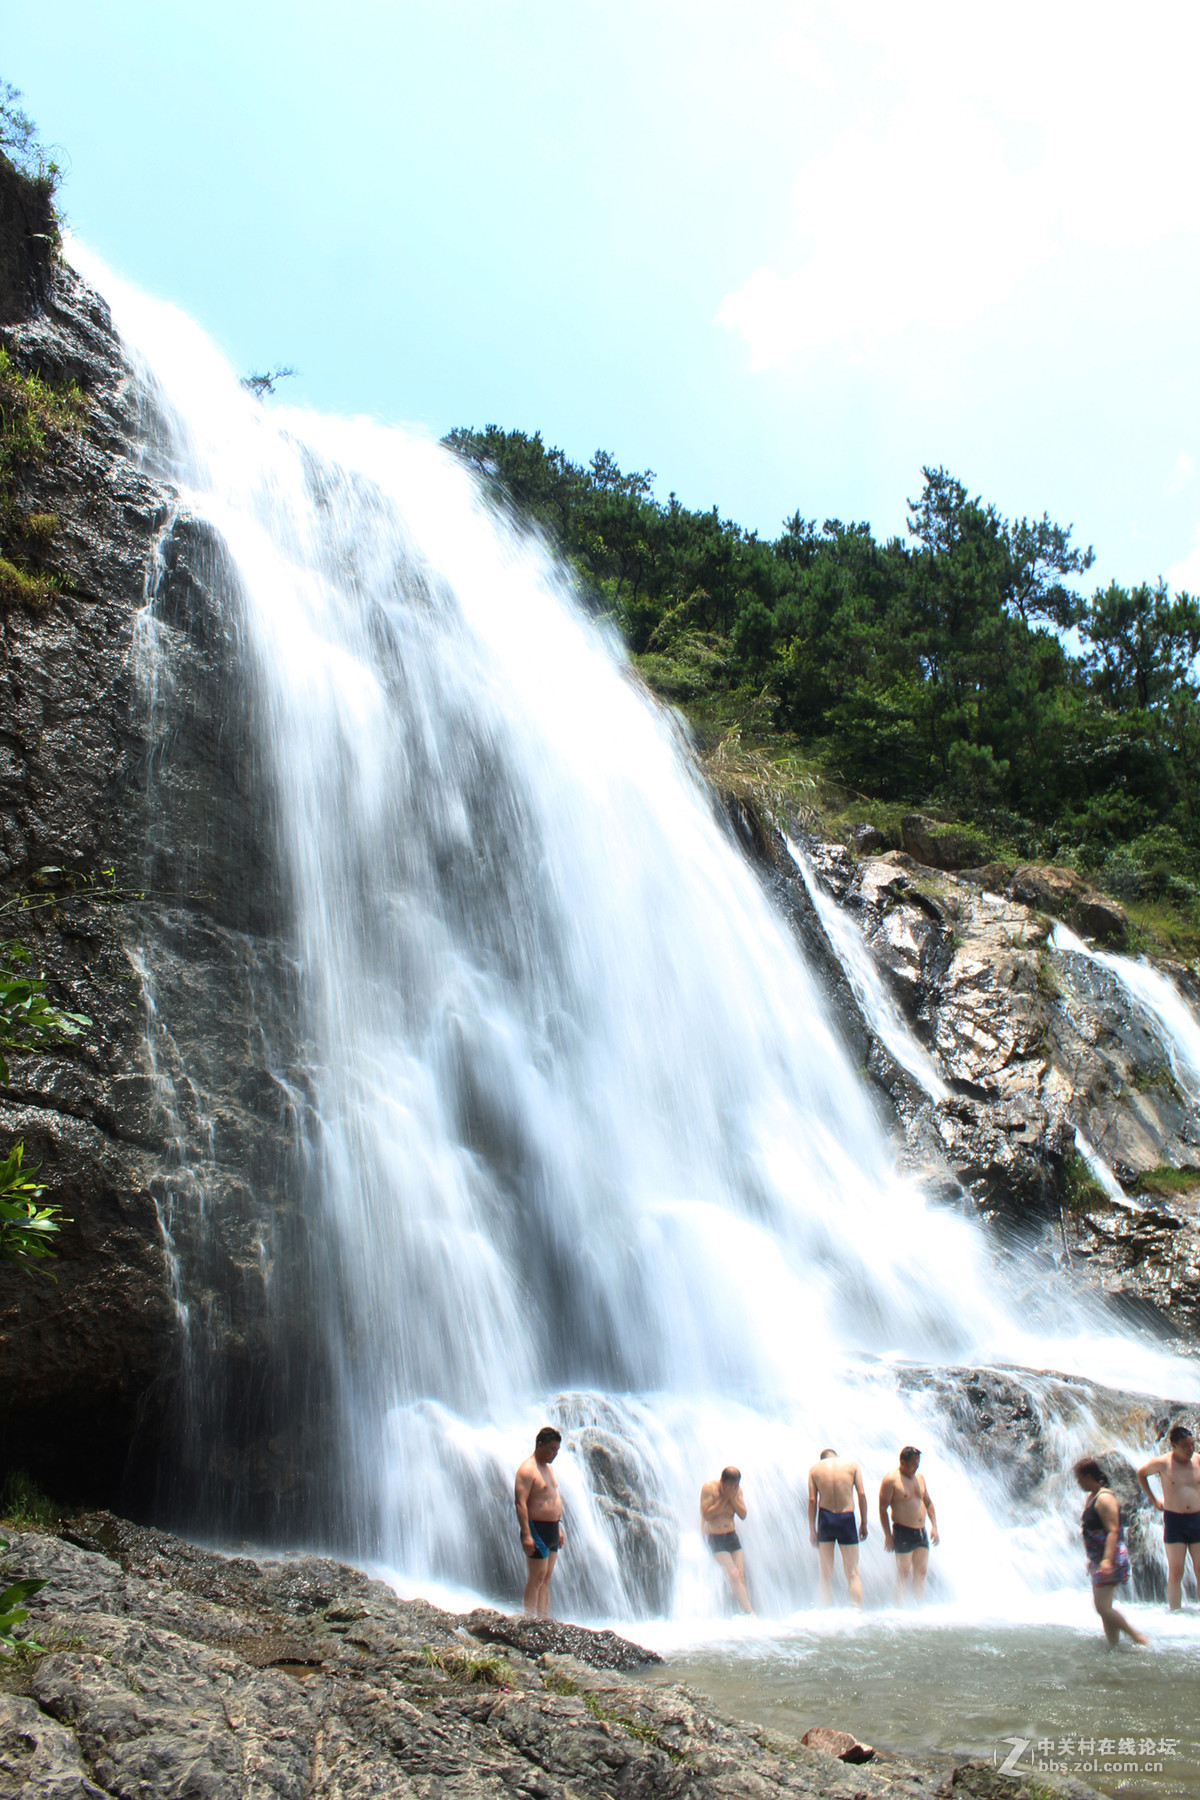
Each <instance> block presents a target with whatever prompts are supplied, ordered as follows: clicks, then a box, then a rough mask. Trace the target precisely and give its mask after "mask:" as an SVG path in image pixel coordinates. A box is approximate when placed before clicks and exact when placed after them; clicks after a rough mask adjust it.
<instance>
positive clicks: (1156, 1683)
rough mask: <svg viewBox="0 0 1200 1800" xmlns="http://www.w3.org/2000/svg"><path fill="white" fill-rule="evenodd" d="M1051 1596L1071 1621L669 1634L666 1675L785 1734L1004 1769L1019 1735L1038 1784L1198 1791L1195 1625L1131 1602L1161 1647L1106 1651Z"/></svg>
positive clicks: (1074, 1598) (818, 1617) (1075, 1611)
mask: <svg viewBox="0 0 1200 1800" xmlns="http://www.w3.org/2000/svg"><path fill="white" fill-rule="evenodd" d="M1047 1598H1048V1599H1053V1598H1061V1601H1062V1602H1063V1605H1062V1608H1061V1611H1062V1613H1063V1622H1061V1623H1056V1622H1051V1621H1050V1620H1047V1621H1045V1622H1041V1623H1034V1624H1012V1623H1004V1622H996V1623H987V1624H981V1625H968V1624H966V1623H964V1621H963V1620H962V1619H961V1617H954V1616H950V1615H948V1614H944V1615H939V1613H938V1611H937V1609H932V1608H931V1609H929V1610H928V1611H927V1612H925V1613H924V1614H921V1615H914V1614H907V1615H906V1614H901V1613H895V1612H882V1613H875V1614H867V1615H866V1616H864V1617H863V1618H861V1619H851V1618H848V1617H847V1616H846V1615H845V1614H844V1613H842V1614H839V1613H836V1612H834V1613H823V1614H809V1615H806V1616H804V1617H803V1618H802V1619H801V1618H797V1619H793V1620H791V1621H789V1622H788V1623H787V1624H786V1625H785V1626H783V1627H782V1628H780V1627H773V1628H772V1629H771V1633H770V1635H765V1634H764V1633H763V1631H762V1627H761V1626H760V1627H759V1628H758V1635H755V1627H754V1625H753V1623H752V1622H751V1621H747V1622H746V1623H745V1624H744V1625H743V1624H741V1623H740V1622H739V1623H738V1625H737V1626H736V1627H731V1628H730V1633H729V1635H728V1636H726V1637H723V1638H722V1640H721V1641H720V1642H709V1643H707V1644H705V1643H693V1644H691V1645H688V1644H676V1645H675V1646H671V1645H669V1644H668V1642H667V1641H666V1640H665V1638H664V1639H663V1640H662V1641H660V1642H659V1643H658V1646H657V1647H658V1648H660V1649H661V1650H663V1651H664V1652H666V1653H668V1654H669V1656H670V1662H669V1665H668V1667H667V1668H666V1669H664V1670H663V1671H662V1673H661V1679H663V1680H676V1681H683V1682H685V1683H686V1684H687V1685H688V1686H689V1687H691V1688H693V1689H694V1690H696V1691H697V1692H699V1693H701V1694H703V1695H706V1696H707V1697H708V1698H709V1699H710V1700H711V1701H712V1702H713V1704H714V1705H715V1706H716V1707H718V1708H719V1709H720V1710H722V1711H724V1712H727V1713H730V1714H733V1715H735V1716H737V1717H740V1718H744V1719H750V1720H752V1721H754V1722H755V1723H756V1724H760V1725H764V1726H766V1727H768V1728H769V1729H774V1730H776V1731H779V1732H781V1733H786V1734H787V1735H789V1736H795V1737H799V1736H801V1735H802V1734H803V1733H804V1732H805V1731H806V1730H807V1729H808V1727H809V1726H810V1725H832V1726H835V1727H837V1728H838V1729H840V1730H843V1731H852V1732H853V1733H854V1734H855V1735H856V1736H857V1737H859V1738H861V1739H863V1740H864V1741H865V1742H867V1743H873V1744H877V1745H879V1746H880V1747H883V1748H889V1749H896V1750H900V1751H904V1750H913V1751H918V1750H933V1751H950V1752H956V1753H962V1754H971V1755H976V1756H984V1757H987V1758H988V1759H989V1760H990V1759H991V1758H993V1757H995V1759H996V1760H997V1762H1003V1760H1004V1759H1005V1757H1007V1756H1009V1755H1010V1754H1011V1753H1012V1752H1013V1750H1014V1749H1016V1748H1017V1745H1018V1744H1019V1742H1020V1741H1021V1740H1025V1746H1024V1748H1021V1749H1019V1751H1018V1756H1017V1761H1016V1768H1018V1769H1020V1770H1023V1771H1025V1772H1028V1773H1032V1772H1034V1771H1035V1770H1036V1769H1037V1767H1038V1765H1039V1764H1043V1765H1046V1766H1049V1765H1051V1764H1053V1765H1055V1766H1058V1767H1060V1768H1066V1769H1067V1770H1069V1771H1071V1772H1075V1773H1077V1774H1078V1775H1079V1777H1080V1779H1081V1780H1085V1781H1087V1782H1090V1783H1091V1785H1092V1786H1093V1787H1095V1788H1097V1789H1099V1791H1100V1792H1101V1793H1104V1794H1109V1795H1114V1796H1116V1795H1121V1796H1122V1797H1128V1800H1165V1796H1167V1795H1172V1796H1174V1795H1182V1796H1189V1797H1190V1796H1200V1707H1198V1706H1197V1698H1198V1694H1200V1614H1197V1612H1196V1611H1195V1610H1189V1611H1188V1612H1187V1613H1185V1614H1184V1615H1183V1616H1182V1617H1179V1616H1177V1617H1174V1618H1170V1617H1168V1615H1167V1614H1166V1612H1165V1611H1164V1610H1163V1609H1161V1608H1156V1607H1150V1606H1145V1607H1142V1606H1128V1607H1126V1609H1125V1610H1126V1611H1127V1613H1128V1615H1129V1617H1130V1619H1131V1622H1133V1623H1134V1624H1136V1625H1137V1626H1138V1628H1139V1629H1140V1630H1143V1631H1145V1632H1147V1633H1148V1634H1149V1635H1150V1636H1151V1639H1152V1645H1151V1648H1150V1649H1149V1650H1139V1649H1137V1648H1136V1647H1135V1646H1131V1645H1129V1644H1128V1641H1126V1642H1124V1643H1123V1644H1122V1646H1121V1648H1120V1649H1119V1650H1117V1651H1115V1652H1110V1651H1109V1650H1108V1649H1107V1647H1106V1645H1105V1643H1104V1639H1103V1636H1102V1634H1101V1632H1100V1629H1099V1622H1098V1621H1095V1622H1094V1623H1093V1620H1094V1615H1093V1614H1091V1612H1090V1608H1089V1607H1088V1604H1087V1597H1086V1596H1084V1595H1064V1596H1061V1597H1051V1596H1048V1597H1047ZM1048 1610H1049V1609H1048ZM641 1635H642V1637H643V1639H645V1638H646V1635H647V1634H646V1632H645V1630H644V1629H643V1631H642V1633H641ZM1010 1740H1015V1742H1014V1741H1010ZM1118 1764H1119V1765H1121V1766H1120V1767H1117V1766H1115V1765H1118Z"/></svg>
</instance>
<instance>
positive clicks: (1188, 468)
mask: <svg viewBox="0 0 1200 1800" xmlns="http://www.w3.org/2000/svg"><path fill="white" fill-rule="evenodd" d="M1195 473H1196V465H1195V463H1194V462H1193V461H1192V459H1191V457H1190V456H1189V455H1188V453H1187V451H1186V450H1181V451H1180V453H1179V455H1178V456H1177V457H1176V458H1175V467H1174V468H1173V469H1172V471H1171V479H1170V481H1168V483H1167V493H1168V494H1170V495H1171V496H1172V497H1173V496H1174V495H1176V494H1182V492H1183V490H1184V488H1185V487H1187V485H1188V483H1189V482H1190V481H1191V479H1192V476H1193V475H1194V474H1195Z"/></svg>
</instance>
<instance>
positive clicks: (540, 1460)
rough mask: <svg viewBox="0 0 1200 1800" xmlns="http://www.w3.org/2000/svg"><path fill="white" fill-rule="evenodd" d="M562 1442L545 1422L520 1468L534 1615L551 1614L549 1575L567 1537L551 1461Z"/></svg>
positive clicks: (527, 1598) (529, 1606)
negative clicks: (531, 1451) (564, 1535)
mask: <svg viewBox="0 0 1200 1800" xmlns="http://www.w3.org/2000/svg"><path fill="white" fill-rule="evenodd" d="M561 1443H562V1433H561V1431H556V1430H555V1429H554V1427H553V1425H543V1426H542V1429H541V1430H540V1431H539V1432H538V1434H537V1438H536V1440H535V1442H534V1446H533V1455H532V1456H527V1457H526V1458H525V1461H524V1462H523V1463H522V1464H521V1466H520V1468H519V1469H518V1470H517V1489H516V1496H517V1524H518V1525H519V1526H520V1527H521V1548H522V1550H523V1551H524V1552H525V1555H526V1557H527V1558H528V1561H527V1563H526V1568H527V1569H528V1574H527V1576H526V1578H525V1595H524V1600H523V1602H522V1604H523V1605H524V1607H525V1611H526V1612H527V1613H528V1614H529V1615H530V1617H531V1618H535V1619H548V1618H549V1617H550V1577H551V1576H552V1575H553V1573H554V1564H555V1560H556V1559H557V1556H558V1552H559V1551H560V1550H561V1549H562V1547H563V1544H564V1542H565V1539H564V1537H563V1528H562V1496H561V1494H560V1493H559V1491H558V1481H557V1479H556V1478H555V1474H554V1470H553V1469H552V1468H551V1466H550V1465H551V1463H552V1462H553V1461H554V1459H555V1457H556V1456H557V1455H558V1449H559V1445H560V1444H561Z"/></svg>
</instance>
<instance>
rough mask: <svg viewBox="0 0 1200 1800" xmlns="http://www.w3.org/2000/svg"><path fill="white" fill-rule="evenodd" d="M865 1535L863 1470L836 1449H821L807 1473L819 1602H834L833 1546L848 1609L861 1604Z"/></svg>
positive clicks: (865, 1495)
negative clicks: (839, 1554) (861, 1546)
mask: <svg viewBox="0 0 1200 1800" xmlns="http://www.w3.org/2000/svg"><path fill="white" fill-rule="evenodd" d="M856 1494H857V1495H858V1514H859V1522H858V1524H857V1525H856V1524H855V1522H854V1496H855V1495H856ZM866 1535H867V1492H866V1489H865V1488H864V1487H863V1478H862V1470H861V1469H860V1468H859V1466H858V1464H857V1463H856V1462H852V1461H851V1459H850V1458H849V1457H848V1456H839V1455H838V1453H837V1451H836V1450H822V1452H821V1455H820V1459H819V1460H818V1461H817V1462H815V1463H814V1464H813V1466H812V1468H811V1469H810V1470H809V1471H808V1538H809V1542H810V1543H811V1544H814V1545H815V1546H816V1548H817V1551H818V1553H819V1555H820V1558H821V1575H820V1582H819V1588H818V1593H819V1600H820V1604H821V1605H822V1606H830V1605H832V1603H833V1547H834V1545H835V1544H837V1545H838V1546H839V1548H840V1549H841V1552H842V1568H843V1570H844V1571H845V1576H846V1592H847V1594H848V1595H849V1597H850V1604H851V1606H861V1605H862V1603H863V1591H862V1577H861V1576H860V1575H859V1572H858V1546H859V1543H860V1541H863V1540H865V1539H866Z"/></svg>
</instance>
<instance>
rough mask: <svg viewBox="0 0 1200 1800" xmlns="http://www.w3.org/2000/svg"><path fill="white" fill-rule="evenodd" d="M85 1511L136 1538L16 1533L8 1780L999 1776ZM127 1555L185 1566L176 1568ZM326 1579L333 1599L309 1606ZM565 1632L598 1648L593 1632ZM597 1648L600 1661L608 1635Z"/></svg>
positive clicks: (674, 1795)
mask: <svg viewBox="0 0 1200 1800" xmlns="http://www.w3.org/2000/svg"><path fill="white" fill-rule="evenodd" d="M89 1524H90V1526H91V1528H92V1530H93V1531H97V1532H100V1533H101V1534H102V1535H103V1536H104V1537H105V1538H106V1539H107V1540H108V1541H109V1542H110V1543H111V1544H112V1545H113V1546H114V1549H115V1547H116V1546H118V1545H124V1549H123V1550H120V1551H119V1552H117V1554H119V1557H120V1560H119V1561H118V1560H114V1558H113V1557H110V1556H108V1555H106V1554H105V1553H104V1552H102V1551H98V1550H88V1549H86V1548H84V1547H82V1546H81V1545H77V1544H71V1543H68V1542H64V1541H60V1540H54V1539H48V1538H43V1537H41V1536H40V1535H36V1534H29V1533H26V1534H23V1535H22V1536H20V1537H18V1538H16V1539H14V1541H13V1543H12V1545H11V1548H10V1552H9V1557H8V1565H9V1566H10V1567H13V1568H15V1567H18V1566H19V1567H20V1568H21V1570H22V1571H24V1572H28V1571H29V1570H31V1569H33V1568H37V1569H39V1570H40V1571H41V1572H42V1573H43V1574H44V1575H45V1576H46V1578H47V1581H48V1586H47V1587H46V1588H45V1589H44V1590H43V1591H42V1593H41V1594H40V1595H39V1596H37V1607H36V1613H37V1617H36V1629H37V1634H38V1640H39V1642H40V1643H41V1644H42V1645H43V1646H45V1654H44V1655H40V1656H38V1657H33V1658H28V1659H23V1661H22V1664H21V1667H20V1669H19V1670H17V1671H15V1672H14V1671H13V1669H12V1666H11V1665H10V1667H9V1669H8V1670H6V1671H4V1674H5V1677H6V1680H7V1685H8V1688H9V1691H8V1692H0V1780H2V1781H3V1783H4V1786H3V1792H4V1794H5V1800H46V1796H50V1797H51V1800H101V1797H111V1800H151V1797H153V1800H168V1797H171V1796H174V1797H177V1800H191V1797H194V1800H273V1797H278V1800H363V1797H365V1796H369V1795H370V1796H384V1795H386V1796H389V1800H390V1797H391V1796H396V1795H400V1796H404V1795H411V1796H413V1797H414V1800H417V1797H420V1800H436V1797H438V1796H441V1795H448V1794H451V1793H453V1794H454V1795H455V1796H467V1797H468V1800H470V1797H474V1800H485V1797H488V1800H491V1797H494V1800H511V1797H512V1796H513V1795H529V1796H531V1797H532V1800H583V1797H587V1800H609V1797H611V1800H639V1797H645V1800H650V1797H658V1796H662V1797H663V1800H717V1797H718V1796H719V1797H721V1800H726V1797H727V1800H735V1797H737V1800H751V1797H753V1800H773V1797H774V1796H779V1797H780V1800H782V1797H783V1796H785V1795H795V1796H809V1797H812V1800H817V1797H818V1796H821V1797H824V1796H828V1797H833V1796H842V1797H844V1800H893V1797H897V1796H899V1795H902V1794H903V1795H909V1796H913V1797H914V1800H932V1797H933V1796H934V1795H942V1794H949V1793H951V1792H953V1793H954V1794H957V1795H960V1796H961V1797H962V1800H971V1797H972V1796H974V1795H976V1794H980V1795H982V1794H986V1793H988V1792H990V1790H989V1789H987V1788H986V1787H982V1788H981V1787H979V1786H978V1785H977V1784H976V1783H975V1781H974V1778H973V1777H972V1776H971V1773H970V1770H971V1766H972V1765H969V1764H965V1763H961V1762H960V1763H956V1762H955V1761H954V1759H952V1758H950V1757H941V1758H936V1757H935V1758H928V1757H927V1758H924V1759H922V1760H921V1761H920V1762H910V1761H907V1760H905V1759H904V1758H902V1757H900V1756H896V1755H888V1754H885V1753H877V1754H876V1756H875V1758H874V1759H873V1760H872V1762H871V1763H870V1764H869V1765H868V1766H865V1767H858V1768H853V1767H849V1766H847V1765H846V1764H844V1763H842V1762H840V1761H839V1760H838V1759H837V1758H836V1757H835V1756H833V1755H830V1754H828V1753H826V1752H824V1751H822V1750H819V1749H809V1748H806V1747H805V1746H803V1745H802V1744H800V1743H799V1742H797V1741H794V1740H791V1739H783V1738H778V1737H775V1736H773V1735H772V1734H770V1733H768V1732H766V1731H764V1730H763V1729H762V1728H761V1727H758V1726H753V1725H747V1724H742V1723H739V1722H738V1721H736V1720H733V1719H727V1718H724V1717H722V1716H720V1715H718V1714H716V1713H714V1712H713V1711H712V1710H711V1709H710V1708H708V1707H707V1706H705V1705H704V1704H703V1703H702V1702H701V1701H700V1700H698V1699H697V1698H696V1696H695V1695H693V1694H691V1693H690V1692H689V1691H688V1690H687V1689H686V1688H685V1687H682V1686H680V1685H678V1684H675V1683H664V1684H662V1685H657V1684H656V1685H645V1684H643V1683H638V1682H636V1681H633V1680H631V1679H629V1678H627V1677H624V1676H622V1675H619V1674H616V1673H614V1672H612V1671H611V1670H608V1669H603V1668H601V1669H596V1668H594V1667H589V1666H588V1665H587V1664H583V1663H579V1662H576V1661H574V1660H573V1659H572V1658H570V1657H567V1656H563V1655H554V1654H547V1655H544V1656H541V1657H540V1658H539V1660H538V1661H536V1662H535V1661H533V1660H531V1659H530V1658H529V1657H527V1656H525V1655H523V1654H522V1653H521V1652H520V1651H519V1650H515V1649H514V1650H512V1651H510V1652H509V1654H508V1657H507V1659H505V1660H501V1659H499V1658H497V1656H496V1655H495V1652H494V1651H489V1649H488V1647H487V1646H485V1645H484V1644H482V1643H480V1642H479V1640H478V1639H477V1638H475V1637H473V1636H472V1635H471V1634H470V1632H469V1629H468V1628H469V1627H470V1625H471V1623H472V1620H471V1619H467V1620H466V1621H463V1620H461V1619H459V1618H457V1617H456V1616H455V1615H453V1614H450V1613H443V1612H440V1611H439V1609H438V1608H436V1607H431V1606H429V1605H428V1604H427V1603H425V1602H422V1601H403V1600H400V1599H398V1598H397V1597H396V1595H395V1594H394V1593H392V1591H391V1590H390V1589H388V1588H385V1587H384V1586H383V1585H382V1584H381V1583H378V1582H372V1581H370V1580H368V1578H367V1577H365V1576H363V1575H362V1574H361V1573H360V1572H359V1571H357V1570H355V1569H351V1568H348V1567H345V1566H343V1565H338V1564H333V1563H330V1562H328V1561H327V1560H326V1559H323V1558H306V1557H301V1558H297V1559H295V1560H294V1561H291V1562H288V1563H282V1564H278V1563H277V1564H270V1563H268V1564H262V1565H259V1564H255V1563H252V1562H250V1560H249V1559H248V1558H244V1557H239V1558H234V1559H231V1560H230V1561H229V1563H228V1572H223V1571H222V1567H221V1565H222V1563H224V1562H225V1561H226V1559H223V1558H220V1557H217V1556H214V1555H213V1554H212V1553H210V1552H205V1551H200V1550H196V1549H195V1548H194V1547H193V1546H190V1545H187V1544H183V1543H182V1542H181V1541H180V1540H177V1539H169V1538H168V1537H167V1536H166V1534H164V1533H161V1532H160V1533H148V1532H143V1531H141V1530H140V1529H139V1528H137V1527H134V1526H130V1525H129V1524H128V1523H127V1522H125V1521H122V1520H119V1519H113V1518H111V1517H110V1516H107V1515H96V1516H94V1517H93V1518H92V1519H91V1520H89V1521H85V1522H82V1523H81V1525H80V1527H79V1530H80V1534H81V1535H87V1531H86V1529H85V1528H86V1526H87V1525H89ZM96 1541H99V1540H96ZM125 1565H129V1566H125ZM134 1565H137V1566H138V1567H140V1568H143V1569H154V1570H156V1571H158V1572H159V1573H160V1574H161V1573H162V1572H163V1571H166V1572H168V1574H176V1575H179V1576H180V1577H181V1578H183V1577H184V1576H186V1578H187V1579H188V1581H189V1582H190V1584H191V1585H190V1586H189V1588H188V1589H187V1590H186V1591H182V1590H179V1589H176V1588H172V1587H171V1586H170V1585H169V1581H168V1580H161V1579H157V1578H152V1577H151V1576H150V1575H147V1574H139V1573H136V1572H135V1568H134ZM329 1591H335V1592H337V1593H338V1594H340V1595H341V1596H342V1597H343V1598H342V1599H341V1600H339V1601H335V1602H329V1601H326V1603H325V1604H324V1605H323V1606H321V1605H318V1604H317V1602H318V1599H319V1597H320V1596H323V1595H325V1594H326V1593H327V1592H329ZM230 1593H233V1594H235V1595H236V1596H237V1599H238V1607H237V1609H236V1610H234V1609H232V1608H231V1607H230V1606H229V1604H228V1596H229V1595H230ZM250 1613H253V1620H252V1621H248V1614H250ZM222 1625H224V1630H223V1631H222V1630H221V1629H220V1627H221V1626H222ZM574 1632H575V1639H576V1642H577V1647H578V1648H581V1649H583V1650H585V1651H587V1650H589V1644H588V1639H589V1638H590V1637H591V1636H593V1635H594V1634H589V1633H587V1632H586V1631H583V1630H582V1629H581V1628H578V1627H576V1628H574ZM604 1635H605V1636H611V1634H604ZM591 1648H592V1652H593V1654H592V1655H591V1660H592V1661H593V1662H594V1661H596V1660H601V1661H602V1660H603V1656H604V1654H606V1653H607V1652H606V1649H605V1648H601V1649H599V1650H597V1649H596V1647H595V1646H592V1647H591ZM577 1676H578V1678H577ZM14 1683H16V1684H22V1683H23V1685H24V1688H25V1690H26V1691H24V1692H15V1691H12V1690H13V1687H14ZM978 1767H979V1768H981V1769H985V1766H984V1765H978ZM964 1769H965V1770H966V1771H967V1773H966V1775H965V1776H964V1774H963V1770H964ZM985 1773H986V1770H985ZM952 1784H953V1785H952ZM1050 1787H1051V1791H1054V1792H1062V1793H1070V1794H1075V1795H1079V1796H1086V1795H1087V1794H1088V1793H1089V1790H1087V1789H1085V1788H1082V1787H1080V1786H1078V1785H1076V1786H1074V1787H1065V1786H1064V1787H1056V1786H1055V1785H1054V1783H1053V1782H1051V1784H1050Z"/></svg>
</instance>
